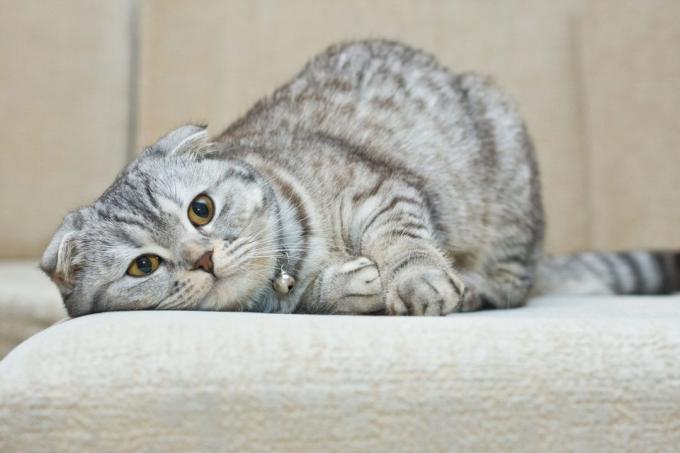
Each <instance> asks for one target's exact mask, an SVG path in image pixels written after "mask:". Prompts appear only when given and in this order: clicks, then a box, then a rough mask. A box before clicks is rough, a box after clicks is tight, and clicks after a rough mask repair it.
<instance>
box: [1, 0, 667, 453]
mask: <svg viewBox="0 0 680 453" xmlns="http://www.w3.org/2000/svg"><path fill="white" fill-rule="evenodd" d="M0 9H1V11H2V13H1V14H0V29H2V30H3V36H5V39H3V40H0V105H1V106H2V108H0V132H1V133H0V188H1V190H0V204H1V205H2V206H3V208H2V209H1V210H0V233H2V234H0V260H2V261H0V357H2V355H4V354H5V353H7V352H8V351H10V350H11V349H13V348H14V347H15V346H16V345H17V344H18V343H20V342H21V341H22V340H24V339H26V338H28V337H29V336H30V335H32V334H33V333H35V332H38V331H41V330H43V329H44V328H45V327H47V326H49V325H51V324H53V323H54V322H56V321H58V320H60V319H63V318H64V317H65V314H64V311H63V308H62V307H61V305H60V301H59V297H58V294H57V292H56V290H55V289H54V288H53V287H52V286H51V283H50V282H49V281H48V280H47V278H46V277H44V276H43V275H42V274H41V273H40V272H39V271H38V269H37V266H36V260H37V257H38V256H39V254H40V253H41V251H42V249H43V248H44V247H45V245H46V243H47V240H48V239H49V236H50V234H51V233H52V231H53V230H54V229H55V228H56V226H57V225H58V223H59V222H60V220H61V216H62V215H63V214H64V212H65V211H67V210H68V209H72V208H74V207H77V206H79V205H81V204H83V203H87V202H88V201H90V200H92V199H94V198H95V197H96V196H97V195H98V194H99V193H100V192H101V191H103V190H104V188H105V187H106V186H107V185H108V184H109V183H110V181H112V180H113V178H114V176H115V174H116V173H117V172H118V171H119V169H120V168H121V167H122V166H123V165H124V164H125V162H127V161H128V160H129V159H130V158H132V157H134V155H135V154H136V153H137V152H138V150H140V149H141V146H142V145H143V144H145V143H149V142H150V141H152V140H154V139H155V138H156V137H158V136H159V135H160V134H162V133H163V132H165V131H166V130H168V129H170V128H172V127H175V126H177V125H178V124H181V123H184V122H186V121H207V122H208V123H209V124H210V127H211V129H212V130H213V131H218V130H219V129H220V128H222V127H224V126H225V125H226V124H228V123H229V122H230V121H232V120H234V119H235V118H236V117H238V115H240V114H242V113H243V112H244V111H245V110H246V109H247V108H248V107H249V105H251V104H252V103H253V102H254V101H255V100H256V99H257V98H259V97H261V96H262V95H264V94H266V93H269V92H271V91H272V90H273V89H274V88H275V87H276V86H277V85H278V84H280V83H282V82H284V81H285V80H286V79H287V78H289V77H291V76H292V75H293V74H294V73H295V72H296V71H297V70H298V69H299V68H300V67H301V65H302V64H303V63H304V61H305V60H306V59H307V58H309V57H310V56H311V55H313V54H314V53H315V52H317V51H319V50H321V49H323V48H324V47H325V46H326V45H328V44H330V43H332V42H334V41H338V40H343V39H356V38H361V37H370V36H384V37H388V38H394V39H400V40H403V41H406V42H409V43H411V44H413V45H416V46H419V47H422V48H425V49H427V50H429V51H431V52H433V53H435V54H436V55H438V56H439V58H440V59H441V60H442V61H443V62H444V63H445V64H446V65H447V66H449V67H450V68H452V69H453V70H456V71H465V70H476V71H479V72H484V73H487V74H492V75H494V77H495V78H496V79H497V81H498V82H499V83H500V84H501V85H502V86H504V87H505V88H506V89H507V91H508V92H510V93H511V94H512V95H513V96H514V97H515V98H516V99H517V100H518V102H519V104H520V108H521V110H522V112H523V113H524V115H525V116H526V118H527V122H528V125H529V129H530V131H531V133H532V135H533V137H534V141H535V142H536V146H537V149H538V153H539V159H540V164H541V169H542V179H543V185H544V188H545V196H544V201H545V205H546V208H547V214H548V230H549V233H548V241H547V245H548V249H549V250H550V251H551V252H555V253H561V252H568V251H574V250H580V249H620V248H630V247H635V248H639V247H654V248H665V247H674V248H677V247H678V246H679V245H680V228H678V225H680V203H678V202H677V194H678V187H679V186H678V183H677V179H678V172H679V169H680V146H678V143H680V128H679V127H678V119H679V118H680V59H678V58H677V53H678V49H679V48H680V3H678V2H676V1H674V0H654V1H646V2H642V1H636V0H621V1H604V0H595V1H585V0H584V1H579V0H559V1H555V2H544V1H540V0H527V1H520V0H498V1H495V2H478V1H473V0H465V1H464V0H451V1H446V0H427V1H419V2H410V1H392V0H376V1H372V2H364V1H360V0H348V1H343V2H330V1H318V0H317V1H313V0H294V1H289V2H269V1H264V0H262V1H260V0H256V1H246V0H242V1H236V0H230V1H218V0H205V1H199V2H196V1H192V0H148V1H135V0H124V1H102V2H91V1H86V0H66V1H63V2H59V3H56V2H55V3H45V2H40V1H38V0H28V1H24V2H11V3H10V2H5V4H3V5H0ZM679 306H680V300H679V299H678V298H677V297H675V298H673V297H670V298H661V297H656V298H655V297H649V298H634V299H624V298H611V299H583V298H581V299H573V298H572V299H569V298H566V299H565V298H558V297H555V298H546V299H540V300H537V301H533V302H532V303H531V304H530V305H529V306H528V307H527V308H524V309H520V310H514V311H509V312H494V313H490V312H489V313H487V312H485V313H479V314H470V315H465V316H455V317H449V318H446V319H440V320H431V319H428V320H424V319H398V320H397V319H379V318H365V319H363V318H362V319H357V318H344V317H338V318H319V317H294V316H288V317H285V316H262V315H243V314H215V313H213V314H201V313H193V314H188V313H135V314H132V313H128V314H105V315H96V316H92V317H86V318H83V319H78V320H73V321H67V322H65V323H61V324H58V325H56V326H53V327H51V328H49V329H48V330H46V331H43V332H41V333H40V334H38V335H37V336H34V337H31V338H30V339H28V340H27V341H25V342H24V343H23V344H21V346H19V347H17V348H16V349H14V350H13V352H11V353H10V354H9V355H8V356H7V357H6V358H5V359H4V360H2V361H1V362H0V451H3V452H4V451H69V450H83V449H84V450H89V451H107V450H124V451H133V450H134V451H137V450H153V451H155V450H163V451H170V450H176V451H186V450H206V451H207V450H211V451H212V450H234V451H236V450H238V451H241V450H264V449H273V450H307V451H311V450H316V451H318V450H325V449H329V450H342V451H352V450H355V451H359V450H364V451H365V450H376V449H381V448H380V447H382V449H388V448H390V449H396V450H421V449H423V450H451V449H456V450H499V449H500V450H508V451H510V450H522V451H524V450H582V451H591V450H609V449H611V450H614V449H616V450H629V451H640V450H659V451H663V450H668V451H670V450H672V449H673V448H674V446H677V445H680V423H679V422H678V420H680V413H679V412H678V408H679V407H680V389H679V386H678V382H680V380H679V376H680V360H677V358H678V357H680V354H679V352H680V350H679V348H680V339H679V335H680V334H679V329H680V327H678V326H680V313H679V311H678V310H679V308H678V307H679ZM421 447H422V448H421Z"/></svg>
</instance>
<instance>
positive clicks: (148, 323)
mask: <svg viewBox="0 0 680 453" xmlns="http://www.w3.org/2000/svg"><path fill="white" fill-rule="evenodd" d="M0 402H1V405H0V451H53V452H58V451H140V450H141V451H152V450H153V451H217V450H222V451H224V450H228V451H269V450H279V451H281V450H286V451H377V450H385V451H389V450H402V451H404V450H406V451H428V450H440V451H441V450H449V451H450V450H458V451H463V450H467V451H470V450H472V451H474V450H489V451H527V450H543V451H565V450H572V451H573V450H576V451H603V450H609V451H662V450H671V449H672V448H677V446H678V445H680V297H666V298H664V297H646V298H643V297H638V298H623V297H618V298H544V299H538V300H535V301H533V302H532V303H531V304H530V305H529V306H528V307H526V308H523V309H516V310H510V311H493V312H482V313H471V314H463V315H454V316H451V317H448V318H386V317H340V316H304V315H299V316H295V315H265V314H248V313H200V312H136V313H132V312H126V313H106V314H98V315H92V316H86V317H83V318H78V319H75V320H70V321H67V322H64V323H60V324H57V325H55V326H52V327H50V328H49V329H47V330H44V331H42V332H40V333H39V334H38V335H35V336H34V337H32V338H31V339H29V340H28V341H26V342H24V343H23V344H21V345H20V346H18V347H17V348H16V349H14V350H13V351H12V352H11V353H10V354H9V355H8V356H7V357H6V358H5V359H4V360H3V361H2V362H0Z"/></svg>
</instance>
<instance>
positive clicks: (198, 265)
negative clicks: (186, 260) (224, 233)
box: [194, 250, 215, 275]
mask: <svg viewBox="0 0 680 453" xmlns="http://www.w3.org/2000/svg"><path fill="white" fill-rule="evenodd" d="M212 255H213V252H212V250H211V251H209V252H205V253H204V254H203V255H201V257H200V258H199V259H198V260H197V261H196V262H195V263H194V270H196V269H200V270H202V271H205V272H207V273H209V274H213V275H215V272H213V260H212Z"/></svg>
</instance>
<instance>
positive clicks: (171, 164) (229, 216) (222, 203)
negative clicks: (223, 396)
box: [41, 126, 281, 316]
mask: <svg viewBox="0 0 680 453" xmlns="http://www.w3.org/2000/svg"><path fill="white" fill-rule="evenodd" d="M211 146H212V145H211V144H210V143H208V141H207V135H206V131H205V130H204V129H203V128H199V127H196V126H185V127H183V128H180V129H178V130H176V131H174V132H172V133H170V134H168V135H167V136H166V137H164V138H163V139H161V140H159V141H158V142H157V143H156V144H154V145H153V146H151V147H149V148H148V149H147V150H146V151H145V152H144V153H143V154H142V155H141V156H140V158H139V159H137V160H136V161H134V162H133V163H132V164H130V166H128V168H127V169H125V170H124V171H123V172H122V173H121V175H119V177H118V178H117V179H116V181H115V182H114V183H113V185H112V186H111V187H109V189H107V191H106V192H105V193H104V194H103V195H102V196H101V197H100V198H99V199H98V200H97V201H95V202H94V203H93V204H92V205H90V206H87V207H84V208H81V209H79V210H77V211H74V212H72V213H70V214H69V215H67V216H66V218H65V219H64V222H63V224H62V225H61V227H60V228H59V229H58V231H57V232H56V234H55V236H54V237H53V239H52V241H51V243H50V245H49V246H48V248H47V250H46V251H45V254H44V256H43V259H42V263H41V267H42V268H43V270H45V272H47V273H48V275H50V276H51V277H52V279H53V280H54V281H55V283H57V285H58V286H59V289H60V290H61V293H62V297H63V299H64V303H65V305H66V308H67V310H68V312H69V314H70V315H71V316H80V315H84V314H88V313H94V312H100V311H110V310H135V309H152V308H155V309H211V310H239V309H243V308H245V306H246V305H247V303H248V301H249V300H251V299H252V298H254V297H256V296H257V293H258V292H259V291H261V290H262V288H266V287H269V284H268V283H269V282H270V281H271V279H272V277H273V275H274V272H275V269H276V266H277V259H278V253H279V250H280V240H281V238H280V235H279V233H278V232H280V231H281V226H280V219H279V215H278V206H277V203H276V198H275V195H274V192H273V190H272V189H271V186H270V185H268V184H267V183H266V182H265V180H264V179H263V178H262V177H261V176H260V175H259V173H257V172H256V171H255V170H254V169H253V168H251V167H250V166H248V165H247V164H245V163H243V162H240V161H230V160H225V159H223V158H219V157H216V156H215V154H211Z"/></svg>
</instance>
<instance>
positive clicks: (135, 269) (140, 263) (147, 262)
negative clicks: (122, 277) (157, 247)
mask: <svg viewBox="0 0 680 453" xmlns="http://www.w3.org/2000/svg"><path fill="white" fill-rule="evenodd" d="M160 264H161V257H160V256H158V255H150V254H148V255H140V256H138V257H137V258H135V259H134V260H132V262H131V263H130V266H129V267H128V270H127V274H128V275H130V276H132V277H144V276H146V275H149V274H151V273H152V272H153V271H155V270H156V269H158V266H160Z"/></svg>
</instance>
